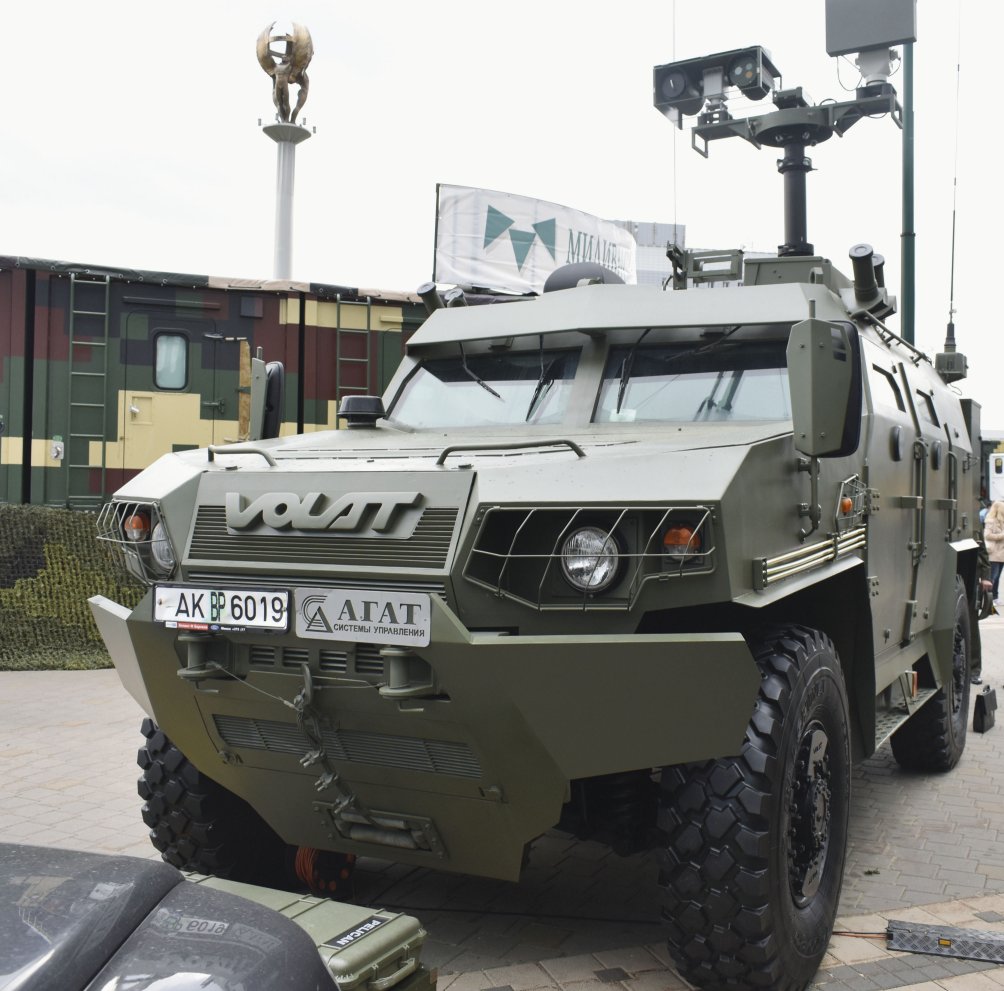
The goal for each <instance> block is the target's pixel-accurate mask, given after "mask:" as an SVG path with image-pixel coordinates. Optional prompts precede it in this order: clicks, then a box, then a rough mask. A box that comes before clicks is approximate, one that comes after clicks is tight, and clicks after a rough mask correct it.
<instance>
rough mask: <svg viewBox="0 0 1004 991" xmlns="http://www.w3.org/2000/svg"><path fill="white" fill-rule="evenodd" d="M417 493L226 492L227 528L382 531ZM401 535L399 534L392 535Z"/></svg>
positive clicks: (416, 501)
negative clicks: (248, 495) (331, 496)
mask: <svg viewBox="0 0 1004 991" xmlns="http://www.w3.org/2000/svg"><path fill="white" fill-rule="evenodd" d="M421 499H422V496H421V493H419V492H347V493H345V495H343V496H340V497H339V498H337V499H334V500H332V499H329V498H328V497H327V496H325V495H324V494H323V493H321V492H308V493H307V494H306V495H304V496H299V495H297V494H296V493H295V492H267V493H266V494H265V495H260V496H258V497H257V498H255V499H252V500H251V501H250V502H248V501H247V500H246V499H245V497H244V496H242V495H241V494H240V493H239V492H228V493H227V495H226V515H227V528H228V529H230V530H247V529H249V528H250V527H254V526H259V525H260V526H265V527H271V528H272V529H274V530H286V529H292V530H339V531H355V530H363V529H368V530H373V531H374V532H376V533H378V534H382V533H386V532H387V531H388V530H389V529H390V528H391V526H392V525H393V523H394V521H395V517H396V515H397V511H398V510H401V509H407V508H409V507H417V506H418V505H419V504H420V502H421ZM396 536H401V534H396Z"/></svg>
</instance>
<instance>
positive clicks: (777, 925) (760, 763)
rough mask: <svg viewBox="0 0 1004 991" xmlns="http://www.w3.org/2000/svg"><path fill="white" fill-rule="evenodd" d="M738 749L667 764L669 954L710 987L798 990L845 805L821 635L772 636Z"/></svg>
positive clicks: (818, 935) (811, 955)
mask: <svg viewBox="0 0 1004 991" xmlns="http://www.w3.org/2000/svg"><path fill="white" fill-rule="evenodd" d="M750 648H751V650H752V651H753V655H754V658H755V660H756V662H757V665H758V666H759V668H760V671H761V676H762V681H761V685H760V691H759V694H758V696H757V701H756V703H755V706H754V711H753V714H752V717H751V719H750V723H749V726H748V727H747V730H746V737H745V740H744V742H743V745H742V750H741V753H740V754H739V756H738V757H733V758H723V759H719V760H713V761H706V762H704V763H700V764H687V765H680V766H676V767H670V768H666V769H665V770H664V772H663V775H662V795H661V811H660V816H659V825H660V827H661V828H662V829H663V830H664V832H665V834H666V836H667V843H666V846H665V848H664V849H663V850H662V851H661V860H662V863H661V870H660V877H659V882H660V885H661V887H662V889H663V915H664V917H665V918H666V920H667V922H668V926H669V931H668V943H669V950H670V954H671V955H672V957H673V960H674V962H675V963H676V965H677V967H678V968H679V970H680V972H681V974H682V975H683V976H684V977H685V978H686V979H687V980H688V981H690V982H692V983H694V984H697V985H700V986H702V987H706V988H711V989H725V988H729V989H732V991H735V989H736V988H766V987H770V988H772V989H776V991H801V989H803V988H805V987H806V986H807V985H808V984H809V982H810V981H811V980H812V977H813V975H814V974H815V973H816V971H817V970H818V968H819V962H820V960H821V959H822V957H823V954H824V953H825V952H826V947H827V945H828V943H829V939H830V935H831V933H832V931H833V921H834V919H835V917H836V912H837V901H838V899H839V895H840V885H841V881H842V878H843V868H844V856H845V852H846V847H847V819H848V812H849V808H850V746H849V739H848V728H847V727H848V714H847V694H846V690H845V687H844V680H843V675H842V672H841V668H840V662H839V660H838V658H837V654H836V651H835V649H834V647H833V644H832V643H831V642H830V640H829V638H828V637H826V636H825V635H824V634H822V633H819V632H818V631H815V630H811V629H807V628H805V627H796V626H792V627H787V628H781V629H775V630H771V631H767V632H766V633H765V634H764V635H762V636H761V637H759V638H758V639H757V640H755V641H752V640H751V641H750Z"/></svg>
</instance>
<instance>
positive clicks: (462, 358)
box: [457, 341, 505, 402]
mask: <svg viewBox="0 0 1004 991" xmlns="http://www.w3.org/2000/svg"><path fill="white" fill-rule="evenodd" d="M457 344H458V345H459V346H460V363H461V364H462V365H463V366H464V371H465V372H467V374H468V375H470V377H471V378H472V379H474V381H475V382H477V383H478V385H480V386H481V388H482V389H484V390H485V391H486V392H490V393H491V394H492V395H493V396H494V397H495V398H496V399H499V400H501V401H502V402H505V400H504V399H502V397H501V396H500V395H499V394H498V393H497V392H496V391H495V390H494V389H493V388H492V387H491V386H490V385H489V384H488V383H487V382H486V381H485V380H484V379H483V378H479V377H478V375H477V373H476V372H472V371H471V370H470V369H469V368H468V367H467V355H466V354H464V345H463V342H462V341H457Z"/></svg>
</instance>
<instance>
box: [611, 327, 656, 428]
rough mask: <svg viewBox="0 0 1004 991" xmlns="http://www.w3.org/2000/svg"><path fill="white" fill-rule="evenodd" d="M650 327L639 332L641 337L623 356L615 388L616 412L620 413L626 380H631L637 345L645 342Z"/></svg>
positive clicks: (625, 389)
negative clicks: (619, 375)
mask: <svg viewBox="0 0 1004 991" xmlns="http://www.w3.org/2000/svg"><path fill="white" fill-rule="evenodd" d="M651 329H652V328H651V327H646V328H645V329H644V330H643V331H642V332H641V337H639V338H638V340H637V341H635V342H634V344H632V345H631V350H630V351H628V353H627V354H626V355H625V356H624V361H623V363H622V364H621V381H620V385H618V386H617V412H618V413H619V412H620V411H621V403H623V402H624V393H625V392H626V391H627V384H628V380H629V379H630V378H631V369H632V368H633V367H634V355H635V352H636V351H637V350H638V345H639V344H641V342H642V341H643V340H645V335H646V334H647V333H648V332H649V331H650V330H651Z"/></svg>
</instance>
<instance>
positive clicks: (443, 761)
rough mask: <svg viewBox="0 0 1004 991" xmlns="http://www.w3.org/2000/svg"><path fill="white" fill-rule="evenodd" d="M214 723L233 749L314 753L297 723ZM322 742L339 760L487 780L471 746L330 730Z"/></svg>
mask: <svg viewBox="0 0 1004 991" xmlns="http://www.w3.org/2000/svg"><path fill="white" fill-rule="evenodd" d="M213 720H214V722H215V723H216V731H217V733H219V735H220V738H221V739H222V740H223V741H224V743H226V744H227V746H230V747H240V748H242V749H245V750H266V751H268V752H269V753H278V754H289V755H291V756H294V757H300V756H302V755H303V754H304V753H306V752H307V751H308V750H313V749H314V745H313V744H312V743H310V742H309V741H308V740H307V738H306V737H305V736H304V735H303V733H301V732H300V729H299V727H298V726H297V725H296V723H280V722H278V721H276V720H272V719H249V718H247V717H244V716H223V715H219V714H217V715H214V716H213ZM322 739H323V741H324V749H325V750H326V751H327V753H328V755H329V756H330V757H331V758H332V759H334V760H344V761H352V762H355V763H357V764H377V765H380V766H381V767H394V768H399V769H401V770H405V771H424V772H426V773H428V774H446V775H450V776H451V777H459V778H480V777H481V765H480V763H479V762H478V759H477V757H476V756H475V754H474V751H472V750H471V748H470V747H469V746H468V745H467V744H466V743H456V742H454V741H452V740H423V739H420V738H419V737H411V736H390V735H389V734H386V733H364V732H360V731H358V730H336V729H326V730H324V731H323V733H322Z"/></svg>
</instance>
